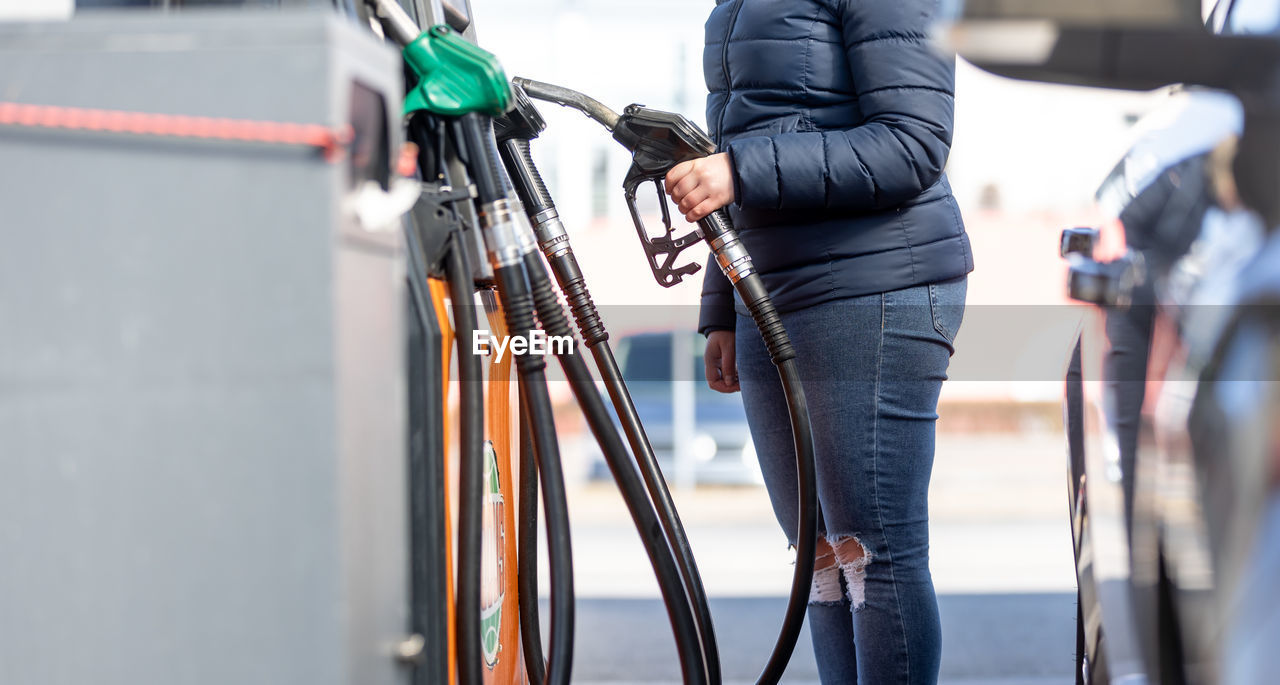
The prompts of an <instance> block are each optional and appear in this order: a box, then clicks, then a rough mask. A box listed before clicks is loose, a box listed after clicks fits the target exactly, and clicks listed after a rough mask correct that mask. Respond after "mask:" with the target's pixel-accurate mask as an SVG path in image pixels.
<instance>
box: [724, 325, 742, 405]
mask: <svg viewBox="0 0 1280 685" xmlns="http://www.w3.org/2000/svg"><path fill="white" fill-rule="evenodd" d="M727 338H728V340H726V341H725V344H723V345H721V346H720V378H721V379H722V382H723V383H724V384H725V389H724V390H721V392H738V390H739V389H740V388H739V386H738V351H737V345H736V344H735V343H736V342H737V341H736V340H734V337H733V335H732V334H730V335H728V336H727Z"/></svg>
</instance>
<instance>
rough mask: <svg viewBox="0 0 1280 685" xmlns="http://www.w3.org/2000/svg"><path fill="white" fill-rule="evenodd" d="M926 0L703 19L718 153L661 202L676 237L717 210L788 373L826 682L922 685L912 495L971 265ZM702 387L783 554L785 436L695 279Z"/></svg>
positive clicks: (804, 6)
mask: <svg viewBox="0 0 1280 685" xmlns="http://www.w3.org/2000/svg"><path fill="white" fill-rule="evenodd" d="M935 12H936V2H935V1H934V0H789V1H788V2H777V1H776V0H718V2H717V6H716V7H715V8H714V9H713V10H712V11H711V14H710V16H709V18H708V20H707V22H706V52H705V55H704V59H703V63H704V68H705V75H706V81H707V86H708V90H709V95H708V98H707V121H708V126H709V128H710V129H711V133H712V137H713V139H714V140H715V142H716V143H717V146H718V152H717V154H713V155H711V156H709V157H706V158H703V159H699V160H695V161H692V162H686V163H683V164H681V165H678V166H676V167H675V168H673V169H672V170H671V171H670V173H669V174H668V176H667V178H666V179H665V181H666V187H667V192H668V193H669V194H670V195H671V198H672V200H673V202H675V203H676V204H677V205H678V207H679V210H680V211H681V212H682V213H683V214H684V216H685V218H686V219H687V220H688V221H690V222H694V221H697V220H698V219H700V218H702V217H704V216H706V215H708V214H709V213H711V212H712V211H714V210H716V209H719V208H722V207H727V208H728V210H729V212H730V216H731V218H732V219H733V221H734V223H735V225H736V227H737V229H738V231H739V235H740V238H741V240H742V242H743V244H744V245H745V247H746V248H747V250H748V251H749V252H750V253H751V256H752V258H753V260H754V262H755V266H756V269H757V271H759V272H760V273H761V275H762V278H763V279H764V281H765V284H766V286H767V287H768V289H769V292H770V294H771V295H772V297H773V299H774V302H775V304H776V305H777V307H778V309H779V311H780V312H782V321H783V323H784V325H785V326H786V329H787V331H788V333H789V334H790V337H791V340H792V343H793V345H794V347H795V349H796V352H797V355H798V359H797V362H798V366H799V369H800V373H801V375H802V384H803V387H804V392H805V395H806V396H807V399H808V405H809V409H810V421H811V425H812V429H813V434H814V439H815V458H816V462H817V464H816V465H817V475H818V490H819V501H820V503H821V507H822V524H823V525H822V527H821V530H820V539H819V545H818V551H817V554H816V560H815V571H814V580H813V586H812V588H811V592H810V597H809V607H808V609H809V620H810V629H811V633H812V638H813V645H814V651H815V655H816V658H817V665H818V669H819V672H820V675H821V677H822V681H823V682H824V683H855V682H860V683H934V682H936V680H937V677H938V669H939V663H940V658H941V627H940V622H939V615H938V606H937V598H936V596H935V594H934V589H933V581H932V578H931V576H930V573H929V565H928V555H929V535H928V533H929V531H928V505H927V493H928V486H929V477H930V472H931V469H932V465H933V456H934V424H935V421H936V419H937V414H936V409H937V402H938V395H939V392H940V390H941V386H942V382H943V380H945V378H946V372H947V367H948V365H949V362H950V357H951V354H952V352H953V347H952V345H953V343H954V340H955V335H956V333H957V330H958V329H959V327H960V323H961V320H962V317H963V311H964V300H965V291H966V284H967V274H968V273H969V272H970V271H972V270H973V258H972V254H971V250H970V246H969V241H968V237H967V235H966V234H965V230H964V224H963V221H962V219H961V216H960V212H959V209H958V207H957V204H956V202H955V200H954V199H953V197H952V193H951V189H950V187H949V185H948V183H947V180H946V176H945V174H944V173H943V168H944V166H945V165H946V162H947V156H948V153H949V149H950V144H951V136H952V128H953V110H954V94H953V91H954V81H955V65H954V61H953V60H952V59H951V58H949V57H946V56H944V55H942V54H941V53H939V52H938V51H937V50H936V48H935V47H934V46H932V45H931V44H930V41H929V39H928V31H929V28H930V22H931V20H932V17H933V16H934V14H935ZM699 330H700V331H701V332H702V333H704V334H706V336H707V349H706V355H705V360H706V376H707V382H708V383H709V384H710V386H711V387H712V388H713V389H715V390H718V391H721V392H736V391H738V390H739V389H740V390H741V392H742V396H743V402H744V405H745V406H746V411H747V419H748V423H749V425H750V428H751V435H752V439H753V441H754V443H755V447H756V452H757V454H758V456H759V459H760V465H761V469H762V472H763V474H764V477H765V483H766V486H767V488H768V492H769V496H770V500H771V502H772V505H773V509H774V513H775V515H776V516H777V519H778V522H779V523H780V524H781V526H782V528H783V531H784V532H785V534H786V535H787V537H788V539H789V541H790V542H791V544H792V545H794V544H795V543H796V527H797V519H798V512H797V494H796V475H795V456H794V452H793V446H792V440H791V426H790V422H789V419H788V414H787V410H786V405H785V402H784V399H783V395H782V389H781V385H780V383H779V380H778V375H777V372H776V370H775V369H774V367H773V365H772V363H771V362H770V360H769V356H768V353H767V351H766V350H765V346H764V342H763V340H762V339H761V336H760V335H759V332H758V331H757V330H756V328H755V325H754V323H753V321H752V320H751V318H750V317H749V316H747V315H746V310H745V308H744V307H743V305H742V302H741V301H740V300H735V296H734V294H733V291H732V287H731V286H730V284H729V281H728V280H727V279H726V278H725V276H724V275H723V274H722V273H721V271H720V270H719V269H718V268H717V267H716V265H715V263H714V262H711V263H709V264H708V266H707V268H706V275H705V278H704V283H703V293H702V304H701V315H700V321H699Z"/></svg>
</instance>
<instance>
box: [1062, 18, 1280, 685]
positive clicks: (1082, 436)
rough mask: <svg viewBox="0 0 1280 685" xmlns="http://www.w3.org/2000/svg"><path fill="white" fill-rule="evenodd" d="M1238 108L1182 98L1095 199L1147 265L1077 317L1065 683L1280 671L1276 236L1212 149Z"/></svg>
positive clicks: (1279, 259) (1237, 677)
mask: <svg viewBox="0 0 1280 685" xmlns="http://www.w3.org/2000/svg"><path fill="white" fill-rule="evenodd" d="M1270 5H1271V8H1272V10H1273V11H1275V10H1277V9H1278V8H1280V4H1277V3H1274V2H1270ZM1235 7H1236V9H1240V8H1251V9H1252V10H1257V5H1256V4H1255V3H1251V2H1248V1H1247V0H1241V1H1240V2H1237V3H1236V4H1235ZM1230 9H1231V7H1229V6H1227V5H1225V4H1224V10H1223V11H1227V10H1230ZM1276 18H1277V19H1280V16H1277V17H1276ZM1215 19H1216V20H1219V24H1218V26H1217V28H1219V29H1222V28H1224V27H1226V28H1230V27H1231V26H1232V20H1231V18H1230V17H1229V16H1219V15H1215ZM1238 25H1239V24H1237V26H1238ZM1233 103H1234V98H1231V97H1230V96H1226V95H1223V94H1219V93H1212V92H1206V91H1189V92H1184V93H1182V94H1180V95H1179V96H1178V101H1177V102H1175V103H1172V104H1171V105H1170V107H1171V108H1175V110H1176V111H1165V112H1161V113H1159V114H1158V115H1157V116H1158V117H1161V118H1162V121H1163V126H1160V127H1155V128H1153V129H1152V130H1149V131H1148V132H1147V134H1146V135H1144V136H1143V137H1142V138H1141V139H1140V140H1139V142H1138V144H1137V145H1135V146H1134V148H1133V149H1131V150H1130V151H1129V153H1128V155H1127V156H1126V157H1125V159H1124V160H1122V162H1121V164H1120V165H1119V166H1118V167H1117V170H1116V172H1115V173H1113V174H1112V176H1111V177H1109V178H1108V180H1107V182H1106V183H1105V184H1104V186H1103V188H1102V189H1101V190H1100V191H1099V198H1100V200H1102V201H1103V203H1104V204H1107V203H1110V204H1112V205H1113V209H1115V210H1116V212H1117V214H1119V215H1120V216H1121V217H1125V216H1126V214H1127V215H1128V219H1126V220H1125V232H1126V236H1127V237H1128V239H1129V245H1130V247H1131V249H1132V251H1133V254H1134V259H1133V262H1134V263H1135V264H1137V265H1140V266H1138V267H1134V268H1135V269H1136V270H1137V272H1138V274H1137V276H1136V278H1134V277H1133V272H1132V270H1131V271H1130V274H1129V275H1130V277H1131V280H1132V282H1131V283H1130V284H1128V285H1126V286H1123V287H1121V288H1119V289H1120V290H1125V289H1126V288H1127V289H1128V295H1129V296H1126V297H1122V298H1120V299H1121V301H1119V302H1117V301H1108V302H1106V303H1105V306H1100V307H1098V308H1096V309H1095V310H1094V311H1092V312H1090V313H1089V314H1087V315H1086V316H1085V318H1084V321H1082V324H1081V327H1080V332H1079V337H1078V340H1077V345H1076V347H1075V352H1074V354H1073V359H1072V360H1071V364H1070V367H1069V368H1070V370H1069V372H1068V375H1067V383H1066V403H1065V416H1066V423H1067V429H1068V430H1067V434H1068V445H1069V455H1070V459H1069V483H1070V488H1069V494H1070V512H1071V518H1072V531H1073V536H1074V540H1075V555H1076V565H1077V577H1078V581H1079V593H1080V624H1079V631H1078V633H1079V634H1078V652H1079V654H1078V658H1077V661H1078V669H1077V671H1078V672H1077V682H1086V683H1101V682H1153V683H1220V682H1229V683H1237V682H1239V683H1264V682H1276V679H1277V678H1280V676H1277V675H1276V674H1277V673H1280V670H1277V669H1280V655H1278V654H1277V651H1276V649H1275V648H1276V647H1280V642H1273V643H1272V649H1260V648H1258V645H1257V642H1256V640H1257V635H1258V634H1259V632H1262V633H1263V634H1268V635H1271V636H1273V637H1274V636H1275V635H1277V634H1278V633H1280V628H1276V627H1275V626H1276V624H1277V622H1280V601H1277V599H1276V595H1277V591H1276V588H1277V587H1278V586H1280V576H1276V575H1271V576H1270V581H1269V582H1268V581H1265V580H1262V579H1263V578H1265V577H1266V571H1265V569H1271V571H1272V572H1274V571H1275V570H1276V564H1277V561H1276V560H1275V557H1276V556H1277V554H1276V552H1275V549H1276V547H1277V546H1278V545H1280V525H1277V524H1276V522H1275V521H1274V520H1273V519H1275V518H1276V516H1274V515H1272V513H1271V512H1272V511H1273V510H1274V509H1275V504H1274V502H1275V501H1276V498H1277V495H1276V492H1277V489H1276V481H1275V474H1276V458H1275V455H1276V447H1277V446H1280V442H1277V436H1278V435H1280V433H1278V432H1277V429H1278V428H1280V425H1278V424H1277V419H1280V412H1278V411H1277V410H1278V409H1280V404H1278V403H1277V400H1278V399H1280V397H1277V395H1278V392H1277V380H1280V375H1277V374H1278V373H1280V309H1277V308H1276V307H1275V306H1274V305H1275V304H1280V242H1278V241H1277V240H1276V239H1275V237H1274V236H1270V237H1269V236H1268V233H1267V231H1266V229H1265V228H1264V226H1263V224H1262V222H1261V220H1260V218H1259V217H1258V216H1257V215H1255V214H1253V213H1251V212H1248V211H1246V210H1243V209H1238V210H1235V211H1227V210H1224V209H1223V208H1222V207H1220V206H1217V203H1219V202H1220V201H1221V200H1223V199H1224V198H1223V193H1224V191H1223V186H1224V181H1225V182H1227V185H1228V186H1229V181H1230V163H1229V157H1228V158H1227V160H1226V162H1225V163H1224V161H1223V158H1224V155H1225V152H1224V150H1226V149H1227V148H1224V147H1223V146H1222V145H1221V144H1222V143H1223V142H1228V145H1229V141H1231V140H1232V139H1233V138H1234V137H1235V136H1236V135H1238V134H1239V129H1240V126H1241V121H1242V119H1243V117H1242V115H1241V110H1240V106H1239V105H1238V103H1237V104H1233ZM1178 108H1180V109H1178ZM1278 152H1280V151H1278ZM1228 194H1229V193H1228ZM1205 198H1210V199H1211V201H1209V202H1205V201H1203V200H1204V199H1205ZM1144 205H1145V206H1147V208H1148V209H1149V211H1145V210H1144V211H1138V210H1142V209H1143V206H1144ZM1070 259H1072V260H1073V262H1074V263H1073V267H1078V268H1073V271H1078V274H1086V273H1087V274H1089V278H1102V277H1105V273H1106V272H1105V271H1099V270H1098V269H1097V265H1096V264H1092V263H1091V260H1090V259H1089V257H1088V256H1087V255H1081V254H1077V255H1072V256H1070ZM1099 273H1103V274H1104V276H1098V274H1099ZM1110 273H1111V274H1112V275H1113V276H1114V274H1117V273H1119V272H1118V271H1116V270H1112V271H1111V272H1110ZM1078 274H1073V279H1078V278H1081V276H1079V275H1078ZM1073 282H1074V281H1073ZM1135 283H1136V285H1135ZM1088 291H1089V293H1090V294H1094V293H1101V292H1104V291H1106V289H1105V288H1098V287H1094V288H1090V289H1088ZM1143 292H1145V294H1141V293H1143ZM1091 299H1093V298H1091ZM1268 564H1270V566H1268ZM1246 625H1247V626H1249V627H1248V628H1246V627H1244V626H1246ZM1268 629H1269V630H1270V632H1269V633H1268V632H1266V631H1267V630H1268Z"/></svg>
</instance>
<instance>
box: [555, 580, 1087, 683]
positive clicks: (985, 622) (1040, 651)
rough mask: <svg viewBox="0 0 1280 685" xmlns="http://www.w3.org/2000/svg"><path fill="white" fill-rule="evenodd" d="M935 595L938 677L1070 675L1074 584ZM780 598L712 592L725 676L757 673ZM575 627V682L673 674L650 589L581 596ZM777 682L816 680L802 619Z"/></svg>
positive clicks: (1055, 678)
mask: <svg viewBox="0 0 1280 685" xmlns="http://www.w3.org/2000/svg"><path fill="white" fill-rule="evenodd" d="M938 603H939V606H940V608H941V611H942V632H943V651H942V676H941V680H942V682H943V683H944V685H961V684H963V685H978V684H979V683H983V684H990V685H1068V684H1069V683H1072V682H1073V680H1072V670H1071V669H1072V658H1073V649H1074V647H1075V612H1076V610H1075V594H1074V593H1070V594H1068V593H1055V594H1007V595H942V596H940V597H939V600H938ZM785 607H786V599H785V598H782V597H745V598H725V597H721V598H714V599H712V602H711V610H712V613H713V615H714V618H715V625H716V630H717V633H716V637H717V641H718V644H719V647H720V651H721V663H722V665H723V669H724V676H725V681H726V682H727V683H751V682H755V677H756V675H757V674H758V672H759V670H760V668H761V667H763V666H764V663H765V661H766V659H767V657H768V655H769V653H770V651H771V650H772V649H773V641H774V639H775V638H776V637H777V630H778V625H779V622H780V620H781V617H782V612H783V609H784V608H785ZM544 615H545V612H544ZM576 633H577V641H576V647H575V652H574V668H573V681H574V682H575V683H612V684H615V685H616V684H619V683H678V682H680V669H679V663H678V661H677V659H676V652H675V643H674V641H673V640H672V638H671V634H670V630H669V628H668V622H667V617H666V612H665V610H664V608H663V606H662V603H661V602H660V601H658V600H656V599H584V600H579V602H578V614H577V631H576ZM544 635H545V633H544ZM783 682H785V683H817V682H818V671H817V667H816V666H815V665H814V660H813V649H812V646H811V644H810V642H809V632H808V628H807V627H806V629H805V631H804V632H803V633H802V634H801V638H800V643H799V644H798V645H797V646H796V651H795V654H794V655H793V657H792V659H791V664H790V665H789V666H788V668H787V672H786V676H785V677H784V679H783Z"/></svg>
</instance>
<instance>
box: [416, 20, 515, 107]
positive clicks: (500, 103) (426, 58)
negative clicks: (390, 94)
mask: <svg viewBox="0 0 1280 685" xmlns="http://www.w3.org/2000/svg"><path fill="white" fill-rule="evenodd" d="M403 54H404V61H405V62H406V63H407V64H408V65H409V68H410V69H412V70H413V73H415V74H416V75H417V76H418V84H417V85H416V86H414V87H413V89H412V90H410V91H409V94H408V95H406V96H405V99H404V113H405V115H408V114H410V113H412V112H417V111H422V110H425V111H428V112H431V113H432V114H439V115H442V116H455V117H456V116H461V115H463V114H469V113H471V112H481V113H484V114H488V115H491V116H499V115H501V114H502V113H503V112H505V111H507V109H508V108H509V107H510V106H511V84H510V83H509V82H508V81H507V75H506V73H505V72H504V71H503V70H502V64H501V63H500V62H498V58H497V57H495V56H494V55H493V54H492V53H490V52H487V51H485V50H482V49H480V48H479V47H476V46H475V45H474V44H473V43H471V42H470V41H468V40H466V39H465V38H463V37H462V36H459V35H458V34H457V33H456V32H454V30H453V29H451V28H449V27H448V26H446V25H444V24H440V25H439V26H433V27H431V28H430V29H428V30H427V31H424V32H423V33H422V35H420V36H418V37H417V38H415V39H414V40H413V41H411V42H410V43H409V44H408V45H405V46H404V50H403Z"/></svg>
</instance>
